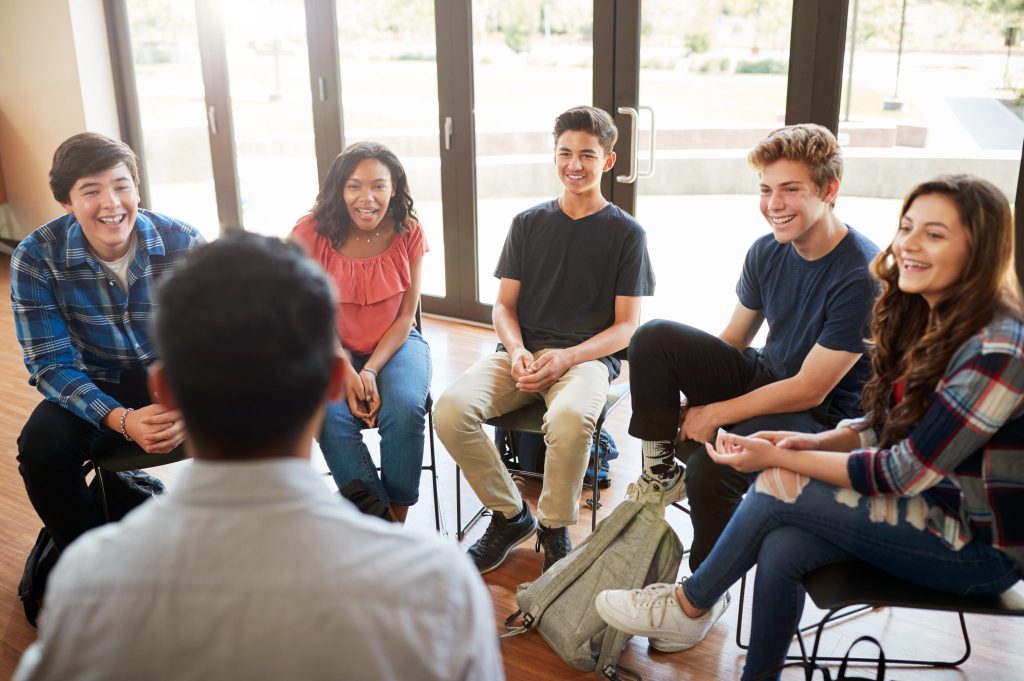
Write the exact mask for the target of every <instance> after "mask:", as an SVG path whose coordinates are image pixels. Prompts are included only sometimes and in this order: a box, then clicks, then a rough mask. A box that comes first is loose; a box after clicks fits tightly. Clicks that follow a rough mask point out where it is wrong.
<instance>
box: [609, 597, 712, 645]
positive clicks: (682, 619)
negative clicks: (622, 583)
mask: <svg viewBox="0 0 1024 681" xmlns="http://www.w3.org/2000/svg"><path fill="white" fill-rule="evenodd" d="M677 586H678V584H651V585H649V586H647V587H644V588H643V589H632V590H626V589H608V590H606V591H602V592H601V593H599V594H598V595H597V600H596V601H595V606H596V607H597V614H598V615H600V616H601V619H603V620H604V621H605V622H607V623H608V624H609V625H611V626H613V627H615V628H616V629H618V630H620V631H624V632H626V633H627V634H633V635H635V636H646V637H648V638H649V639H651V647H652V648H654V649H655V650H660V651H662V652H670V653H674V652H679V651H680V650H688V649H690V648H692V647H693V646H695V645H697V644H698V643H700V642H701V641H703V640H704V637H705V636H707V634H708V631H710V630H711V627H712V626H713V625H714V624H715V622H717V621H718V618H719V617H721V616H722V613H724V612H725V611H726V610H727V609H728V608H729V603H730V601H731V600H732V599H731V597H730V596H729V592H728V591H727V592H725V593H724V594H723V595H722V597H721V598H719V599H718V602H717V603H715V604H714V606H712V607H711V609H710V610H708V611H707V612H706V613H704V614H703V615H701V616H700V617H696V618H693V617H690V616H688V615H687V614H686V613H685V612H683V608H682V606H680V605H679V601H678V600H677V599H676V593H675V591H676V587H677Z"/></svg>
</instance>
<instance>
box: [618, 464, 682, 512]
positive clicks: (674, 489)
mask: <svg viewBox="0 0 1024 681" xmlns="http://www.w3.org/2000/svg"><path fill="white" fill-rule="evenodd" d="M685 472H686V471H685V470H684V469H683V468H679V470H678V474H677V475H676V477H675V479H674V480H673V481H672V482H670V483H667V485H666V483H663V482H661V481H660V480H648V479H647V478H645V477H644V476H643V475H641V476H640V477H639V478H637V479H636V482H631V483H629V486H628V487H626V499H633V500H634V501H640V500H641V498H643V497H644V496H647V495H655V494H660V495H661V502H662V505H663V506H668V505H669V504H672V503H674V502H676V501H682V500H683V499H685V498H686V479H685V477H686V476H685ZM648 498H650V497H648Z"/></svg>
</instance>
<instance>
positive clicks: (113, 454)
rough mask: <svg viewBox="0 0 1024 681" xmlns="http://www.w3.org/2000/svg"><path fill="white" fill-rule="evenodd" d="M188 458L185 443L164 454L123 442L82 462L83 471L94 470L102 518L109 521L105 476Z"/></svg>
mask: <svg viewBox="0 0 1024 681" xmlns="http://www.w3.org/2000/svg"><path fill="white" fill-rule="evenodd" d="M187 458H188V454H187V453H186V452H185V445H183V444H182V445H178V446H177V447H175V448H174V449H172V450H171V451H169V452H167V453H166V454H149V453H147V452H145V451H143V450H142V449H141V448H140V447H138V446H137V445H134V444H132V443H130V442H125V443H124V444H122V445H119V446H118V447H115V448H114V449H112V450H110V451H107V452H104V453H103V454H102V455H97V456H95V457H93V458H92V459H90V460H88V461H86V462H85V464H83V469H82V470H83V473H85V474H88V473H89V472H90V471H95V473H96V477H95V484H96V488H97V490H98V492H99V499H100V506H101V508H102V509H103V520H104V521H105V522H110V507H109V505H108V503H107V489H106V476H109V475H112V474H115V473H121V472H123V471H134V470H142V469H145V468H155V467H156V466H165V465H167V464H169V463H177V462H179V461H182V460H184V459H187Z"/></svg>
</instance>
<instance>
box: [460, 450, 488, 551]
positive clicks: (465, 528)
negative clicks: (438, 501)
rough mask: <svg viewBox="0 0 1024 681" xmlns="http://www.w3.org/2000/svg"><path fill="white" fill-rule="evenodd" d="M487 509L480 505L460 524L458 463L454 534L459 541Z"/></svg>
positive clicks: (485, 513)
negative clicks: (464, 522) (478, 508)
mask: <svg viewBox="0 0 1024 681" xmlns="http://www.w3.org/2000/svg"><path fill="white" fill-rule="evenodd" d="M489 512H490V511H489V509H488V508H487V507H486V506H481V507H480V510H479V511H477V512H476V513H474V514H473V517H472V518H470V519H469V521H467V522H466V524H465V525H463V524H462V469H461V468H459V466H458V465H456V466H455V524H456V532H455V536H456V537H457V538H458V540H459V541H462V539H463V537H465V536H466V532H467V531H469V528H471V527H473V525H475V524H476V521H478V520H480V518H482V517H484V516H485V515H487V513H489Z"/></svg>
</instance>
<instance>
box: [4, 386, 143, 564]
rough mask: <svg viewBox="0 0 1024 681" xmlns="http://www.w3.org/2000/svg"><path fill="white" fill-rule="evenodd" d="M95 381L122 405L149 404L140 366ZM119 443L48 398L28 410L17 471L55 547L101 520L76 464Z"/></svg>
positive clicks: (115, 436) (118, 437)
mask: <svg viewBox="0 0 1024 681" xmlns="http://www.w3.org/2000/svg"><path fill="white" fill-rule="evenodd" d="M96 385H97V387H99V389H100V390H102V391H103V392H105V393H106V394H107V395H110V396H111V397H113V398H114V399H116V400H117V401H118V402H120V403H121V404H122V405H124V406H126V407H133V408H136V409H138V408H139V407H144V406H146V405H148V404H150V403H151V402H152V400H150V397H149V390H148V388H147V383H146V372H145V370H142V369H136V370H131V371H125V372H124V373H122V374H121V382H120V383H106V382H103V381H96ZM125 444H126V442H125V439H124V437H122V436H121V434H120V433H119V432H115V431H113V430H108V429H106V428H97V427H96V426H94V425H93V424H91V423H90V422H88V421H86V420H85V419H82V418H80V417H78V416H76V415H75V414H73V413H71V412H70V411H68V410H67V409H64V408H63V407H61V406H60V405H58V404H56V403H54V402H50V401H45V400H44V401H43V402H40V403H39V406H37V407H36V408H35V410H34V411H33V412H32V415H31V416H30V417H29V419H28V423H26V424H25V427H24V428H23V429H22V431H21V436H20V437H19V438H18V470H19V471H20V472H21V477H22V479H24V481H25V490H26V491H27V492H28V498H29V500H30V501H31V502H32V506H33V507H34V508H35V509H36V513H38V514H39V517H40V519H42V521H43V524H44V525H45V526H46V529H47V530H49V532H50V535H51V536H52V537H53V540H54V542H56V544H57V546H58V547H60V548H61V549H63V548H64V547H66V546H67V545H68V544H70V543H71V542H72V541H74V540H75V539H76V538H78V536H79V535H81V534H82V533H83V532H85V531H86V530H90V529H92V528H93V527H96V526H98V525H100V524H102V522H103V519H102V517H101V515H100V511H99V509H98V508H97V506H96V503H95V502H94V501H93V497H92V493H91V492H90V491H89V489H88V487H86V484H85V476H84V475H83V473H82V464H83V463H84V462H85V461H87V460H89V459H92V458H93V456H97V455H100V454H101V453H102V452H104V451H108V450H110V449H114V448H117V447H123V446H124V445H125ZM132 446H135V445H132ZM139 451H140V452H141V449H140V450H139Z"/></svg>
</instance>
